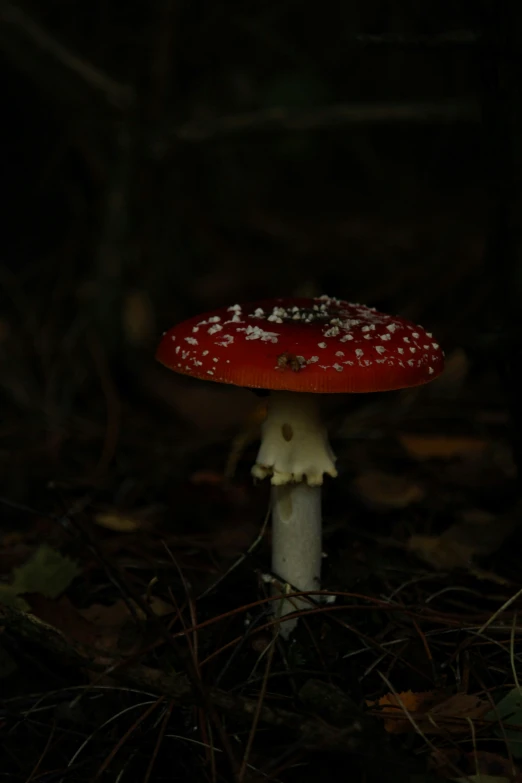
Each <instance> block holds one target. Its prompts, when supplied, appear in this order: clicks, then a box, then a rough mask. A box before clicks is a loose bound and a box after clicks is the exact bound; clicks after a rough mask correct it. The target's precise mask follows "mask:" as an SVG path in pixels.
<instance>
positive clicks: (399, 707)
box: [367, 691, 491, 734]
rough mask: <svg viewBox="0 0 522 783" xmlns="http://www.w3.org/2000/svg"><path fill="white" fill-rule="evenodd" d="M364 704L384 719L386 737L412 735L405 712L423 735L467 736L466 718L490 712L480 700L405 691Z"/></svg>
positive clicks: (461, 695)
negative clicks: (390, 735) (376, 710)
mask: <svg viewBox="0 0 522 783" xmlns="http://www.w3.org/2000/svg"><path fill="white" fill-rule="evenodd" d="M367 704H368V706H369V707H379V711H378V712H377V713H376V714H377V716H378V717H380V718H384V728H385V730H386V731H387V732H389V733H390V734H400V733H403V732H406V731H414V728H413V725H412V723H411V721H410V720H408V718H407V716H406V715H405V711H406V712H408V713H409V714H410V715H411V717H412V719H413V720H414V722H415V724H416V725H417V726H418V727H419V729H420V730H421V731H422V732H424V733H425V734H440V733H445V732H450V733H452V734H455V733H460V732H469V723H468V718H469V719H470V720H479V719H480V718H483V717H484V716H485V715H486V713H487V712H488V711H489V710H490V709H491V704H490V702H489V701H488V700H486V699H482V698H481V697H480V696H474V695H470V694H466V693H455V694H453V695H452V696H449V697H448V696H447V695H446V694H441V693H437V692H436V691H426V692H422V693H413V692H412V691H406V692H405V693H399V694H397V695H395V694H393V693H387V694H386V695H385V696H382V697H381V698H380V699H379V701H378V702H367Z"/></svg>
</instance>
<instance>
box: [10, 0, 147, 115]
mask: <svg viewBox="0 0 522 783" xmlns="http://www.w3.org/2000/svg"><path fill="white" fill-rule="evenodd" d="M0 51H2V52H3V54H4V55H5V56H6V57H7V58H8V59H9V60H10V61H11V62H12V63H13V64H14V65H15V66H16V67H18V68H20V69H22V70H24V71H25V72H26V73H27V74H28V75H29V76H30V77H31V78H32V79H33V80H34V81H36V82H38V83H40V84H41V85H43V86H44V87H45V88H47V89H49V90H51V91H52V92H53V93H54V95H55V97H57V98H62V99H63V97H64V96H65V95H66V96H67V100H68V101H72V102H74V103H77V102H78V99H79V98H80V99H81V98H83V97H85V93H89V92H90V93H92V94H94V95H95V96H96V97H97V98H101V99H102V100H103V101H104V102H105V103H106V104H108V105H109V106H111V107H112V108H116V109H120V110H122V109H123V110H124V109H128V108H130V106H131V105H132V104H133V102H134V91H133V89H132V88H131V87H129V86H128V85H124V84H120V83H119V82H117V81H115V80H114V79H112V78H111V77H110V76H107V74H105V73H103V71H100V70H99V69H98V68H96V67H95V66H94V65H92V63H90V62H88V61H87V60H83V59H82V58H81V57H78V55H76V54H74V52H71V51H70V50H69V49H68V48H67V47H66V46H64V45H63V44H61V43H60V42H59V41H57V40H56V39H55V38H54V37H53V36H52V35H51V34H50V33H48V32H47V31H46V30H45V29H44V28H43V27H42V26H41V25H39V24H38V23H37V22H35V21H34V20H33V19H32V18H31V16H30V15H29V14H27V13H26V12H25V11H22V10H21V9H20V8H18V7H17V6H15V5H13V4H12V3H10V2H7V1H6V0H0ZM78 90H80V93H78Z"/></svg>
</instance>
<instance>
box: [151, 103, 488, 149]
mask: <svg viewBox="0 0 522 783" xmlns="http://www.w3.org/2000/svg"><path fill="white" fill-rule="evenodd" d="M479 118H480V114H479V109H478V106H477V105H476V104H475V102H474V101H469V100H463V101H433V102H424V103H396V102H395V103H394V102H389V103H350V104H343V103H341V104H334V105H332V106H317V107H315V108H313V109H307V110H306V111H295V110H294V109H288V108H285V107H282V106H274V107H272V108H270V109H266V110H262V111H253V112H246V113H244V114H230V115H226V116H224V117H214V118H208V119H206V120H201V121H196V120H194V121H191V122H187V123H185V124H183V125H180V126H178V127H177V128H174V129H173V130H172V131H171V132H170V133H167V134H165V135H166V136H167V137H168V136H169V135H170V137H171V138H172V137H174V138H175V139H177V140H179V141H186V142H196V141H205V140H207V139H211V138H213V137H214V136H226V135H232V134H235V133H260V132H265V133H266V132H268V131H282V130H285V131H289V130H294V131H295V130H299V131H303V130H315V129H319V128H331V127H337V126H339V127H345V126H347V125H353V126H358V125H394V124H397V123H407V124H419V125H430V124H442V125H444V124H446V123H458V122H478V121H479ZM163 143H164V142H162V141H160V142H158V143H157V144H156V147H157V148H156V150H155V152H156V154H159V155H161V154H162V152H163V151H164V150H163V149H162V146H163Z"/></svg>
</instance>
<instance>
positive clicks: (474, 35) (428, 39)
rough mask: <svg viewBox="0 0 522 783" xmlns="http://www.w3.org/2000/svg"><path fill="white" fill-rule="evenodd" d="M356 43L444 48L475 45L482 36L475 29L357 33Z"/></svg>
mask: <svg viewBox="0 0 522 783" xmlns="http://www.w3.org/2000/svg"><path fill="white" fill-rule="evenodd" d="M355 40H356V41H357V43H361V44H368V45H371V46H396V47H411V48H417V47H418V48H431V47H433V48H444V47H456V46H475V45H476V44H480V43H482V36H481V34H480V33H478V32H476V31H475V30H448V31H446V32H444V33H438V34H437V35H401V34H400V33H379V34H377V35H357V36H356V37H355Z"/></svg>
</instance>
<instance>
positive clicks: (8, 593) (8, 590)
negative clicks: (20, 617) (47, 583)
mask: <svg viewBox="0 0 522 783" xmlns="http://www.w3.org/2000/svg"><path fill="white" fill-rule="evenodd" d="M0 604H3V605H4V606H12V607H13V608H14V609H20V611H22V612H27V611H28V610H29V604H28V603H27V601H25V600H24V599H23V598H22V597H21V596H19V595H18V594H17V593H16V590H14V589H13V585H2V584H0Z"/></svg>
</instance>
